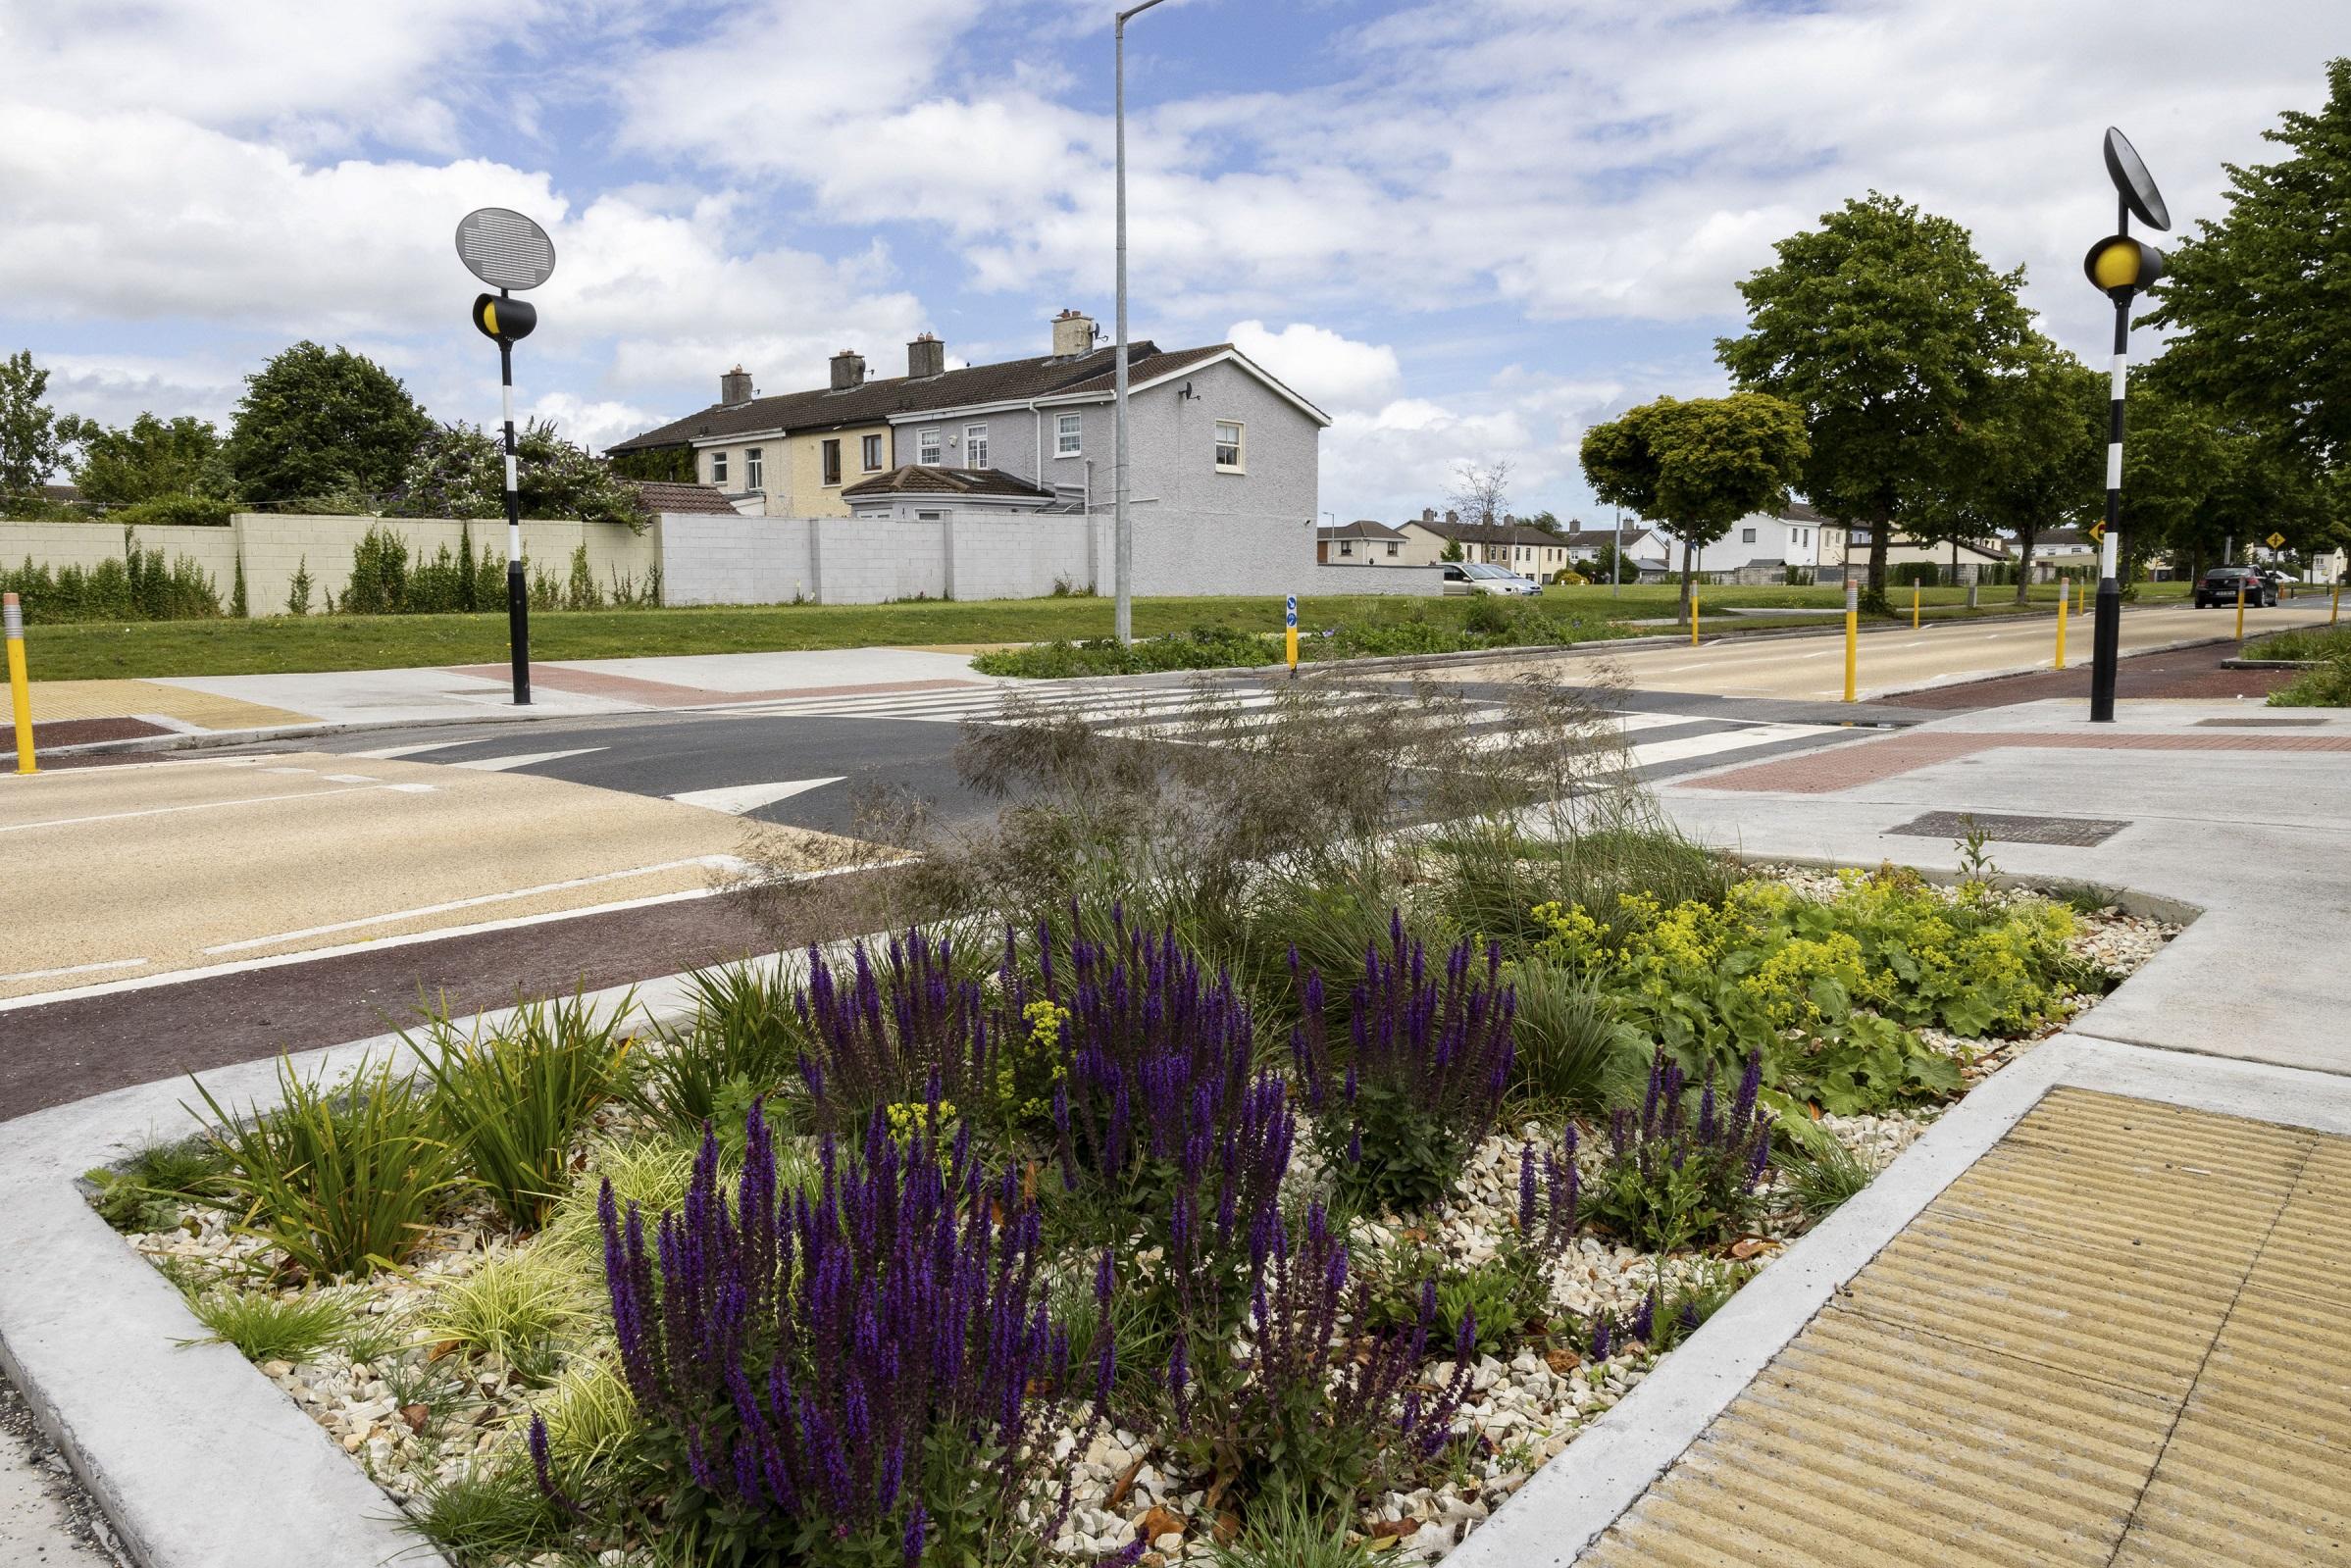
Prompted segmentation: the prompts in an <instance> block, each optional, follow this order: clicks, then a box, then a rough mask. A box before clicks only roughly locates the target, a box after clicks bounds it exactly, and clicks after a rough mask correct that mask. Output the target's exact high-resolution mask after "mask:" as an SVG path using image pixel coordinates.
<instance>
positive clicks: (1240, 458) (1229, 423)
mask: <svg viewBox="0 0 2351 1568" xmlns="http://www.w3.org/2000/svg"><path fill="white" fill-rule="evenodd" d="M1226 430H1231V431H1232V432H1233V439H1232V442H1231V443H1230V444H1231V445H1232V448H1233V461H1231V462H1230V463H1227V462H1226V461H1224V449H1225V446H1226V444H1227V443H1226V441H1225V438H1224V432H1225V431H1226ZM1212 433H1213V435H1214V440H1215V444H1214V445H1213V447H1212V448H1211V449H1210V451H1209V456H1211V457H1213V458H1214V459H1215V460H1216V472H1217V473H1219V474H1247V473H1248V472H1249V427H1248V425H1246V424H1245V423H1243V422H1242V421H1240V420H1218V421H1217V422H1216V426H1215V430H1213V432H1212Z"/></svg>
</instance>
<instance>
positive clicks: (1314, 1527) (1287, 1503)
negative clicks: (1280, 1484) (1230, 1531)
mask: <svg viewBox="0 0 2351 1568" xmlns="http://www.w3.org/2000/svg"><path fill="white" fill-rule="evenodd" d="M1353 1538H1354V1530H1353V1528H1352V1525H1351V1522H1350V1521H1348V1520H1345V1519H1340V1520H1333V1519H1332V1518H1331V1517H1330V1515H1329V1514H1328V1513H1327V1512H1326V1511H1325V1510H1322V1509H1319V1508H1308V1507H1304V1506H1302V1505H1301V1504H1300V1503H1298V1502H1296V1501H1294V1500H1291V1499H1288V1498H1283V1499H1280V1500H1274V1501H1267V1502H1264V1503H1261V1504H1259V1505H1258V1506H1257V1507H1256V1508H1254V1509H1252V1510H1251V1512H1250V1519H1249V1523H1248V1524H1247V1525H1245V1526H1244V1527H1243V1528H1242V1530H1241V1533H1240V1534H1239V1535H1238V1536H1235V1537H1234V1538H1233V1539H1232V1541H1230V1542H1229V1543H1226V1544H1224V1545H1221V1546H1218V1547H1217V1548H1216V1568H1372V1565H1373V1564H1374V1563H1376V1562H1377V1561H1378V1560H1379V1559H1378V1558H1376V1557H1374V1556H1372V1554H1371V1548H1370V1546H1369V1544H1368V1543H1358V1542H1356V1541H1355V1540H1354V1539H1353Z"/></svg>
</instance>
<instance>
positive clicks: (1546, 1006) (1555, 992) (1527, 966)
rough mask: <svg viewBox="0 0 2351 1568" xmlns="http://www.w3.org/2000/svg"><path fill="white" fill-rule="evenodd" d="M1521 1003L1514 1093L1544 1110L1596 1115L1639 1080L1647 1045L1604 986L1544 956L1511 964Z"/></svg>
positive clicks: (1524, 1101) (1517, 1026) (1515, 987)
mask: <svg viewBox="0 0 2351 1568" xmlns="http://www.w3.org/2000/svg"><path fill="white" fill-rule="evenodd" d="M1509 979H1510V984H1511V986H1513V988H1514V990H1515V992H1516V995H1517V1000H1518V1012H1517V1016H1516V1018H1515V1021H1514V1023H1515V1036H1514V1038H1515V1040H1516V1043H1517V1047H1518V1054H1517V1058H1516V1063H1515V1067H1516V1072H1517V1082H1516V1084H1515V1085H1514V1086H1513V1087H1512V1089H1511V1093H1512V1095H1513V1097H1514V1098H1515V1099H1516V1100H1518V1101H1519V1102H1520V1103H1521V1104H1523V1105H1525V1106H1528V1107H1530V1108H1534V1109H1538V1110H1542V1111H1573V1112H1581V1113H1583V1114H1585V1115H1593V1114H1596V1113H1598V1112H1599V1111H1601V1110H1603V1109H1605V1108H1606V1107H1607V1106H1608V1105H1610V1103H1612V1102H1613V1101H1615V1100H1618V1099H1620V1098H1622V1097H1623V1095H1624V1093H1625V1091H1626V1090H1627V1089H1628V1088H1630V1087H1632V1086H1633V1084H1634V1083H1635V1082H1636V1081H1637V1080H1638V1078H1639V1076H1640V1072H1641V1060H1642V1056H1643V1053H1644V1046H1643V1043H1642V1040H1641V1037H1640V1036H1639V1034H1638V1033H1637V1032H1636V1031H1634V1030H1632V1029H1630V1028H1628V1027H1627V1026H1626V1025H1625V1024H1624V1023H1623V1022H1622V1021H1620V1020H1619V1019H1618V1018H1617V1016H1616V1008H1615V1004H1614V1003H1612V1002H1611V1001H1610V999H1609V997H1608V994H1607V992H1605V991H1603V990H1602V989H1601V988H1600V987H1599V986H1593V985H1590V984H1588V983H1586V982H1584V981H1581V980H1579V979H1578V978H1577V977H1576V976H1575V974H1574V973H1573V972H1571V971H1570V970H1568V969H1566V968H1563V967H1561V966H1560V965H1558V964H1554V963H1550V962H1547V961H1546V960H1543V959H1540V958H1529V959H1524V960H1522V961H1520V962H1519V963H1517V964H1514V965H1512V966H1511V968H1510V971H1509Z"/></svg>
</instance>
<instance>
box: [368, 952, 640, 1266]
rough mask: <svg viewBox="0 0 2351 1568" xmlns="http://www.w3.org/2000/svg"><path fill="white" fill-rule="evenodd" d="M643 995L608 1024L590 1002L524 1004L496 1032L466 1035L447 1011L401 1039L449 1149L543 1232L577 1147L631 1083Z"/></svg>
mask: <svg viewBox="0 0 2351 1568" xmlns="http://www.w3.org/2000/svg"><path fill="white" fill-rule="evenodd" d="M634 1004H635V995H634V993H631V994H630V995H627V996H624V997H622V998H621V1000H620V1002H619V1003H618V1004H617V1005H615V1006H614V1007H613V1009H612V1010H611V1011H610V1012H609V1013H606V1014H603V1015H602V1016H599V1015H598V1014H597V1012H596V1009H595V1008H594V1007H592V1006H591V1005H589V1003H588V1001H587V999H586V998H585V997H582V996H573V997H571V998H570V999H568V1000H565V999H560V998H559V999H557V1000H555V1001H552V1002H532V1003H529V1004H527V1005H523V1006H519V1007H517V1008H516V1009H515V1011H514V1013H513V1014H512V1015H510V1016H509V1017H508V1018H507V1019H506V1020H505V1021H504V1022H503V1023H501V1024H500V1025H498V1026H497V1028H496V1029H494V1030H492V1031H489V1032H487V1033H485V1032H484V1030H483V1029H482V1027H481V1026H480V1025H479V1024H477V1025H476V1027H475V1030H474V1032H473V1034H471V1035H470V1036H464V1035H460V1034H459V1033H458V1032H457V1029H456V1027H455V1026H454V1025H452V1024H451V1023H450V1022H449V1019H448V1015H447V1013H446V1012H445V1011H443V1012H440V1013H436V1014H434V1015H433V1016H431V1017H429V1018H428V1020H427V1022H426V1025H425V1029H424V1037H423V1038H422V1039H419V1038H417V1037H414V1036H410V1035H406V1034H403V1035H402V1036H401V1038H402V1039H403V1040H404V1041H405V1042H406V1043H407V1044H408V1046H409V1048H410V1049H411V1050H413V1051H414V1052H415V1053H416V1055H417V1058H418V1059H419V1060H420V1061H421V1062H422V1063H423V1064H424V1072H425V1074H426V1075H427V1077H429V1078H430V1079H431V1080H432V1084H433V1093H432V1107H433V1112H434V1117H435V1118H436V1119H437V1121H438V1122H439V1124H440V1127H441V1129H442V1133H443V1136H444V1137H445V1138H447V1140H448V1141H449V1142H451V1143H452V1144H454V1145H456V1146H457V1147H459V1148H461V1149H463V1150H464V1152H465V1157H466V1160H467V1162H468V1164H469V1165H470V1166H471V1167H472V1170H473V1174H474V1177H475V1179H476V1180H477V1181H479V1182H480V1183H481V1184H482V1185H483V1186H484V1187H485V1188H486V1189H488V1190H489V1194H490V1196H491V1198H492V1199H494V1200H495V1201H496V1203H497V1205H498V1208H499V1211H500V1212H501V1213H503V1214H504V1215H505V1216H506V1217H507V1219H508V1220H510V1221H511V1222H513V1223H514V1224H515V1225H516V1226H519V1227H521V1228H523V1229H525V1230H531V1229H536V1228H537V1225H538V1224H539V1222H540V1221H541V1220H543V1219H544V1218H545V1217H546V1211H547V1207H548V1205H550V1204H552V1203H553V1202H554V1201H555V1199H556V1197H557V1196H558V1195H559V1194H561V1192H562V1191H563V1189H564V1186H565V1174H566V1170H567V1167H568V1163H569V1160H570V1157H571V1150H572V1144H573V1142H574V1141H575V1140H576V1139H577V1138H578V1137H579V1135H580V1132H581V1130H582V1129H583V1128H585V1127H586V1126H587V1125H588V1117H589V1116H590V1115H591V1114H592V1113H593V1112H594V1110H595V1108H596V1107H597V1106H598V1105H600V1104H602V1103H603V1102H604V1101H605V1100H606V1099H607V1098H609V1097H611V1096H612V1095H613V1094H614V1093H615V1092H617V1091H618V1090H620V1089H622V1088H623V1087H625V1086H626V1084H627V1082H628V1067H629V1060H628V1058H629V1048H630V1039H629V1037H628V1035H627V1033H626V1021H627V1019H628V1016H629V1013H630V1011H631V1009H632V1007H633V1006H634Z"/></svg>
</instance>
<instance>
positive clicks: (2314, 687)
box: [2270, 653, 2351, 708]
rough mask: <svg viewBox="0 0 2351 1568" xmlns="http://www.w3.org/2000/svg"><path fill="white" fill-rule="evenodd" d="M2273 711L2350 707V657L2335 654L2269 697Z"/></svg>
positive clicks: (2349, 655) (2279, 688) (2280, 687)
mask: <svg viewBox="0 0 2351 1568" xmlns="http://www.w3.org/2000/svg"><path fill="white" fill-rule="evenodd" d="M2270 706H2271V707H2273V708H2347V707H2351V654H2341V653H2337V654H2335V655H2334V656H2332V657H2331V658H2329V659H2328V660H2327V661H2326V662H2325V664H2322V665H2319V666H2318V667H2317V668H2315V669H2310V670H2305V671H2303V672H2302V673H2301V674H2300V675H2298V676H2296V677H2294V679H2293V680H2291V681H2289V682H2287V683H2285V684H2284V685H2282V686H2279V687H2278V688H2277V689H2276V690H2274V691H2273V692H2271V693H2270Z"/></svg>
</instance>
